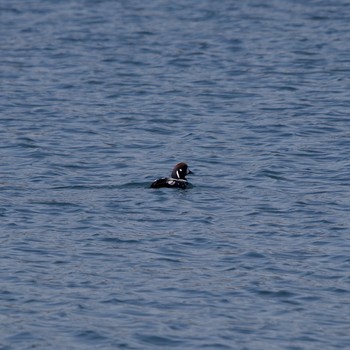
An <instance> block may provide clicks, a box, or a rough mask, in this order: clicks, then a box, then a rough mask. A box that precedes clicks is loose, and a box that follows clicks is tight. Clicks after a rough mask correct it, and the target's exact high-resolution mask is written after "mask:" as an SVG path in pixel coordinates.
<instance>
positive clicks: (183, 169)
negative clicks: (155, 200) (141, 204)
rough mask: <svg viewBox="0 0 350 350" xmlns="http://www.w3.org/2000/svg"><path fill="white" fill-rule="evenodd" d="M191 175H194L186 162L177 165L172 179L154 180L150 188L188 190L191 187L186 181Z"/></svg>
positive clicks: (172, 173)
mask: <svg viewBox="0 0 350 350" xmlns="http://www.w3.org/2000/svg"><path fill="white" fill-rule="evenodd" d="M189 174H193V172H192V171H191V170H190V169H189V168H188V165H187V164H186V163H185V162H181V163H177V164H176V165H175V166H174V169H173V171H172V172H171V177H162V178H159V179H157V180H154V181H153V182H152V183H151V186H150V188H162V187H169V188H181V189H186V188H187V187H188V186H189V185H190V183H189V182H188V181H187V179H186V176H187V175H189Z"/></svg>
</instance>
